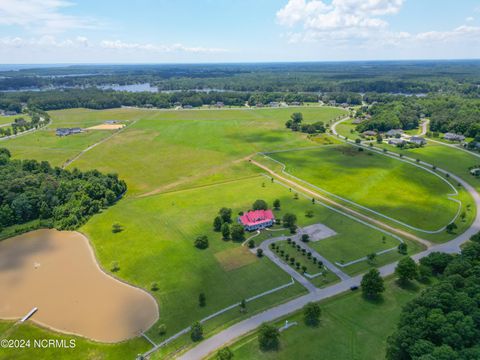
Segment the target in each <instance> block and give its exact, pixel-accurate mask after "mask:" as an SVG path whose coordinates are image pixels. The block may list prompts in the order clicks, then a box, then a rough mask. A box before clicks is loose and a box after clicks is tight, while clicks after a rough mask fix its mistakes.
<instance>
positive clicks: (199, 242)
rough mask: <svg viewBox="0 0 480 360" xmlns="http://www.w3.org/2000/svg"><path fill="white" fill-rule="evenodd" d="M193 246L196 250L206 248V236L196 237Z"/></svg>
mask: <svg viewBox="0 0 480 360" xmlns="http://www.w3.org/2000/svg"><path fill="white" fill-rule="evenodd" d="M194 244H195V247H196V248H198V249H206V248H208V237H207V235H200V236H197V238H196V239H195V243H194Z"/></svg>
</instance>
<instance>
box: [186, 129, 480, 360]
mask: <svg viewBox="0 0 480 360" xmlns="http://www.w3.org/2000/svg"><path fill="white" fill-rule="evenodd" d="M332 130H334V128H333V129H332ZM423 164H424V165H426V166H431V164H427V163H423ZM437 171H440V172H444V173H446V171H444V170H441V169H440V170H439V169H437ZM451 177H452V178H453V179H454V180H455V181H457V182H459V183H460V184H461V185H462V186H463V187H464V188H465V189H466V190H467V191H468V192H469V193H470V195H471V196H472V198H473V200H474V201H475V205H476V208H477V209H480V195H479V194H478V192H477V191H476V190H475V188H473V186H470V185H469V184H468V183H467V182H465V181H464V180H463V179H461V178H459V177H458V176H456V175H451ZM478 231H480V211H477V213H476V217H475V219H474V221H473V223H472V225H471V226H470V228H469V229H468V230H467V231H465V232H464V233H463V234H461V235H459V236H457V237H456V238H455V239H453V240H451V241H449V242H447V243H444V244H440V245H434V246H431V247H429V248H428V249H427V250H425V251H423V252H421V253H418V254H416V255H414V256H413V258H414V259H415V260H419V259H421V258H422V257H424V256H427V255H428V254H430V253H432V252H434V251H441V252H446V253H457V252H459V251H460V246H461V245H462V244H463V243H465V242H466V241H468V240H469V238H470V237H471V236H472V235H473V234H475V233H477V232H478ZM396 265H397V263H396V262H395V263H392V264H389V265H385V266H383V267H381V268H380V269H379V271H380V273H381V274H382V276H388V275H391V274H393V273H394V271H395V267H396ZM360 281H361V275H358V276H355V277H352V278H350V279H347V280H343V281H342V282H340V283H338V284H335V285H332V286H329V287H327V288H324V289H316V290H315V291H314V292H311V293H309V294H307V295H304V296H301V297H299V298H296V299H294V300H291V301H289V302H287V303H284V304H282V305H278V306H275V307H273V308H271V309H268V310H266V311H264V312H262V313H259V314H257V315H254V316H252V317H250V318H248V319H246V320H243V321H241V322H239V323H237V324H235V325H233V326H231V327H229V328H227V329H225V330H223V331H221V332H219V333H217V334H216V335H214V336H212V337H210V338H208V339H206V340H204V341H202V342H201V343H200V344H198V345H197V346H196V347H194V348H192V349H190V350H189V351H187V352H186V353H185V354H183V355H182V356H180V357H179V359H182V360H198V359H202V358H204V357H206V356H207V355H209V354H211V353H213V352H214V351H215V350H217V349H218V348H221V347H223V346H225V345H226V344H229V343H231V342H233V341H234V340H236V339H237V338H239V337H240V336H242V335H245V334H247V333H249V332H250V331H253V330H255V329H256V328H257V327H258V326H260V325H261V324H262V323H264V322H269V321H273V320H276V319H278V318H280V317H282V316H285V315H288V314H291V313H293V312H295V311H297V310H299V309H301V308H302V307H303V306H304V305H305V304H307V303H308V302H310V301H320V300H324V299H327V298H329V297H332V296H335V295H337V294H340V293H342V292H345V291H348V290H349V288H350V286H352V285H358V284H359V283H360Z"/></svg>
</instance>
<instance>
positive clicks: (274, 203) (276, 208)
mask: <svg viewBox="0 0 480 360" xmlns="http://www.w3.org/2000/svg"><path fill="white" fill-rule="evenodd" d="M273 208H274V209H275V210H280V200H279V199H275V200H274V201H273Z"/></svg>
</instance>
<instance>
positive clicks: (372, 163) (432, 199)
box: [269, 145, 458, 230]
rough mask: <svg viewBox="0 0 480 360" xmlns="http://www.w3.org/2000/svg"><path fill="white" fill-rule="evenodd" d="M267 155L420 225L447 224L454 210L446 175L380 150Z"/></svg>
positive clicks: (308, 177) (336, 191)
mask: <svg viewBox="0 0 480 360" xmlns="http://www.w3.org/2000/svg"><path fill="white" fill-rule="evenodd" d="M269 156H271V157H272V158H273V159H275V160H277V161H280V162H282V163H284V164H285V165H286V169H285V170H286V171H287V172H288V173H289V174H292V175H295V176H297V177H299V178H301V179H303V180H305V181H307V182H309V183H310V184H313V185H316V186H318V187H320V188H322V189H324V190H326V191H328V192H331V193H334V194H335V195H338V196H341V197H343V198H346V199H348V200H350V201H354V202H355V203H357V204H359V205H362V206H366V207H368V208H371V209H372V210H375V211H378V212H380V213H382V214H384V215H387V216H390V217H392V218H394V219H397V220H399V221H402V222H404V223H406V224H408V225H411V226H414V227H418V228H420V229H423V230H437V229H439V228H441V227H443V226H445V225H447V224H448V223H449V222H450V221H451V220H452V219H453V218H454V217H455V215H456V213H457V211H458V204H457V203H456V202H454V201H451V200H449V199H448V198H447V195H448V194H451V193H453V189H452V188H451V187H450V186H449V185H448V184H447V183H446V182H445V181H443V180H442V179H439V178H438V177H436V176H434V175H432V174H431V173H428V172H426V171H424V170H422V169H419V168H417V167H415V166H413V165H410V164H407V163H404V162H400V161H398V160H395V159H391V158H388V157H385V156H382V155H381V154H373V153H371V152H368V151H363V152H359V151H358V150H357V149H356V148H355V147H351V146H347V145H341V146H327V147H323V148H319V149H318V150H305V151H287V152H279V153H273V154H270V155H269Z"/></svg>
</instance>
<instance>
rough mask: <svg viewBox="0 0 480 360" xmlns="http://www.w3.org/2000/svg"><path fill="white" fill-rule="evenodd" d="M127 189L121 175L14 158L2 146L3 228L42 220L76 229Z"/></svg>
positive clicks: (0, 198) (0, 193) (0, 190)
mask: <svg viewBox="0 0 480 360" xmlns="http://www.w3.org/2000/svg"><path fill="white" fill-rule="evenodd" d="M125 190H126V184H125V182H124V181H123V180H119V179H118V177H117V175H114V174H108V175H104V174H102V173H100V172H98V171H96V170H92V171H86V172H81V171H79V170H77V169H74V170H72V171H69V170H64V169H61V168H58V167H55V168H52V167H51V166H50V164H49V163H48V162H46V161H42V162H38V161H36V160H12V159H11V158H10V152H9V151H8V150H7V149H4V148H0V228H4V227H8V226H12V225H16V224H23V223H26V222H29V221H32V220H38V219H40V220H45V221H44V223H50V224H51V226H53V227H55V228H57V229H75V228H77V227H78V226H80V225H81V224H83V223H84V222H85V221H87V220H88V219H89V218H90V217H91V216H92V215H93V214H95V213H97V212H99V211H100V210H101V209H102V208H104V207H107V206H110V205H112V204H113V203H114V202H115V201H116V200H117V199H118V198H119V197H120V196H121V195H122V194H123V193H124V192H125Z"/></svg>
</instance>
